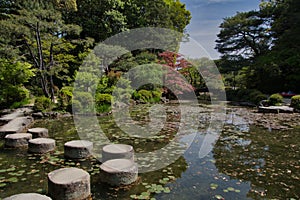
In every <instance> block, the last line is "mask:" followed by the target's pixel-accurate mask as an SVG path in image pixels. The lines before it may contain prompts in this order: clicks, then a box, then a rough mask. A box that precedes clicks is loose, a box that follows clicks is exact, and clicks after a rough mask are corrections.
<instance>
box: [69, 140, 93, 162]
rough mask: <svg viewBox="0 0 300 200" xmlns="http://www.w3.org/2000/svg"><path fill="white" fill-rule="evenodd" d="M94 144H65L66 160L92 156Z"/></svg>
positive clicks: (74, 141) (83, 141)
mask: <svg viewBox="0 0 300 200" xmlns="http://www.w3.org/2000/svg"><path fill="white" fill-rule="evenodd" d="M92 150H93V143H92V142H90V141H87V140H73V141H70V142H67V143H65V145H64V155H65V157H66V158H71V159H81V158H87V157H89V156H91V154H92Z"/></svg>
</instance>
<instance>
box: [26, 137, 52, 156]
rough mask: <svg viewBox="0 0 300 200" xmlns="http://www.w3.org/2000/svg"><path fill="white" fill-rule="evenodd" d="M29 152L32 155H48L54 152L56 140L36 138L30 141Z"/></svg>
mask: <svg viewBox="0 0 300 200" xmlns="http://www.w3.org/2000/svg"><path fill="white" fill-rule="evenodd" d="M28 147H29V149H28V151H29V152H31V153H38V154H42V153H47V152H50V151H54V149H55V140H53V139H50V138H35V139H32V140H29V141H28Z"/></svg>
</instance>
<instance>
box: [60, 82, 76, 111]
mask: <svg viewBox="0 0 300 200" xmlns="http://www.w3.org/2000/svg"><path fill="white" fill-rule="evenodd" d="M72 97H73V87H71V86H66V87H62V88H61V90H60V91H59V96H58V103H59V107H60V108H61V109H63V110H66V111H68V112H71V111H72ZM73 103H74V102H73ZM79 103H80V102H79Z"/></svg>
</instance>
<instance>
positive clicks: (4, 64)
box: [0, 58, 35, 108]
mask: <svg viewBox="0 0 300 200" xmlns="http://www.w3.org/2000/svg"><path fill="white" fill-rule="evenodd" d="M34 71H35V70H34V69H32V66H31V65H30V64H29V63H26V62H20V61H14V60H7V59H3V58H1V59H0V108H4V107H8V106H11V105H12V104H13V103H14V102H21V101H23V100H25V99H26V98H28V97H29V96H28V95H29V93H28V91H27V90H26V89H25V88H24V84H26V83H28V81H29V79H30V78H32V77H33V76H34Z"/></svg>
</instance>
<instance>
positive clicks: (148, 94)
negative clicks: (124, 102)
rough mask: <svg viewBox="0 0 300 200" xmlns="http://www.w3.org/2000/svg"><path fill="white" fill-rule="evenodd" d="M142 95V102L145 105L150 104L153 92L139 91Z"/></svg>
mask: <svg viewBox="0 0 300 200" xmlns="http://www.w3.org/2000/svg"><path fill="white" fill-rule="evenodd" d="M138 93H139V95H140V99H139V100H140V101H141V102H143V103H147V102H150V99H151V98H152V92H151V91H148V90H140V91H138Z"/></svg>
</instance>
